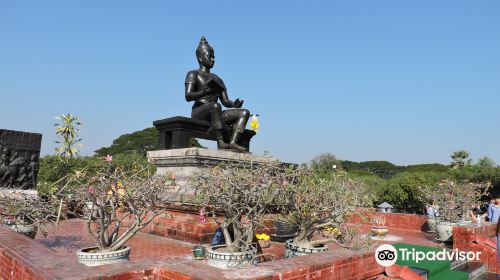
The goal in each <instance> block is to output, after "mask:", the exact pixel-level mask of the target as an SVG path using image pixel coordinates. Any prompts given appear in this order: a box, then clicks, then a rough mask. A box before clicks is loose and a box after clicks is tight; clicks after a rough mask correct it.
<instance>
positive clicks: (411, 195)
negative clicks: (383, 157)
mask: <svg viewBox="0 0 500 280" xmlns="http://www.w3.org/2000/svg"><path fill="white" fill-rule="evenodd" d="M448 176H449V175H448V174H447V173H445V172H441V173H438V172H402V173H399V174H397V175H396V176H394V177H392V178H390V179H389V180H387V181H386V182H385V184H382V185H380V186H379V188H378V189H377V190H376V191H377V193H376V196H377V199H378V201H377V203H382V202H384V201H387V202H388V203H389V204H391V205H392V206H394V207H395V208H396V209H397V210H398V211H401V212H408V213H423V211H424V206H425V203H428V201H425V200H424V199H423V196H422V195H423V194H422V192H421V188H420V187H421V186H436V185H437V184H438V183H439V182H440V181H441V180H443V179H446V178H448Z"/></svg>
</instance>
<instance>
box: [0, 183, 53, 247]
mask: <svg viewBox="0 0 500 280" xmlns="http://www.w3.org/2000/svg"><path fill="white" fill-rule="evenodd" d="M59 208H60V207H59V202H58V200H57V199H56V198H54V197H43V198H42V197H39V196H38V195H36V194H32V193H26V192H23V191H15V190H14V191H10V192H6V191H4V192H2V193H0V217H1V218H2V220H3V224H4V225H5V226H7V227H8V228H10V229H12V230H13V231H15V232H18V233H21V234H23V235H25V236H27V237H29V238H32V239H34V238H35V236H36V234H37V232H38V230H40V231H41V232H42V233H43V234H44V235H45V234H46V230H45V228H44V226H45V225H47V224H48V223H52V222H56V221H57V220H58V219H59V214H60V211H58V209H59Z"/></svg>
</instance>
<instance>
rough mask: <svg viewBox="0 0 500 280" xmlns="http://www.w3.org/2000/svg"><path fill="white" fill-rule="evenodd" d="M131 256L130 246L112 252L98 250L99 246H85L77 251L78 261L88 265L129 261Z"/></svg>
mask: <svg viewBox="0 0 500 280" xmlns="http://www.w3.org/2000/svg"><path fill="white" fill-rule="evenodd" d="M129 256H130V247H125V246H124V247H123V248H122V249H120V250H116V251H111V252H98V251H97V247H89V248H84V249H81V250H79V251H77V252H76V258H77V260H78V262H79V263H82V264H84V265H86V266H98V265H104V264H114V263H122V262H128V261H129Z"/></svg>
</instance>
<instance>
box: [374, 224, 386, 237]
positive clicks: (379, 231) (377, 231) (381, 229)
mask: <svg viewBox="0 0 500 280" xmlns="http://www.w3.org/2000/svg"><path fill="white" fill-rule="evenodd" d="M388 232H389V230H388V229H387V227H386V226H372V227H371V233H372V235H374V236H386V235H387V233H388Z"/></svg>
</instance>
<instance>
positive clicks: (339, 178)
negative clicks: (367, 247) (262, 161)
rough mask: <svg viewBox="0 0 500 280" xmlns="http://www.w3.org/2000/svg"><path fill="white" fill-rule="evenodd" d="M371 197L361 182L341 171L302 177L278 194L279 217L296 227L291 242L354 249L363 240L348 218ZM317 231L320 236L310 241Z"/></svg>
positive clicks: (302, 245) (308, 246)
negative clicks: (334, 244) (321, 175)
mask: <svg viewBox="0 0 500 280" xmlns="http://www.w3.org/2000/svg"><path fill="white" fill-rule="evenodd" d="M372 199H373V197H372V196H371V195H370V194H369V193H368V192H367V191H366V188H365V187H364V186H363V185H362V184H361V183H359V182H356V181H353V180H351V179H349V178H347V177H345V176H343V175H342V174H341V175H331V176H330V177H329V178H325V177H321V178H320V177H317V176H315V175H308V176H302V177H301V178H300V180H298V181H296V182H292V183H291V184H288V186H287V187H286V188H285V189H284V191H283V192H282V194H281V196H280V203H279V204H280V207H281V209H282V211H281V212H282V213H283V215H282V217H281V219H282V220H283V221H284V222H286V223H287V224H290V225H292V226H295V227H297V228H298V232H297V236H296V237H295V238H294V240H293V243H294V245H297V246H300V247H305V248H311V247H317V246H320V245H322V244H324V243H327V242H335V243H336V244H338V245H340V246H342V247H346V248H356V247H358V245H360V244H364V243H365V241H366V240H364V241H360V240H357V237H358V231H357V228H356V227H355V226H354V225H352V224H349V218H350V217H351V216H352V215H353V214H356V212H357V209H358V208H360V207H367V206H369V205H370V204H371V202H372ZM317 234H320V235H321V236H322V238H320V239H318V240H313V236H315V235H317Z"/></svg>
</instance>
